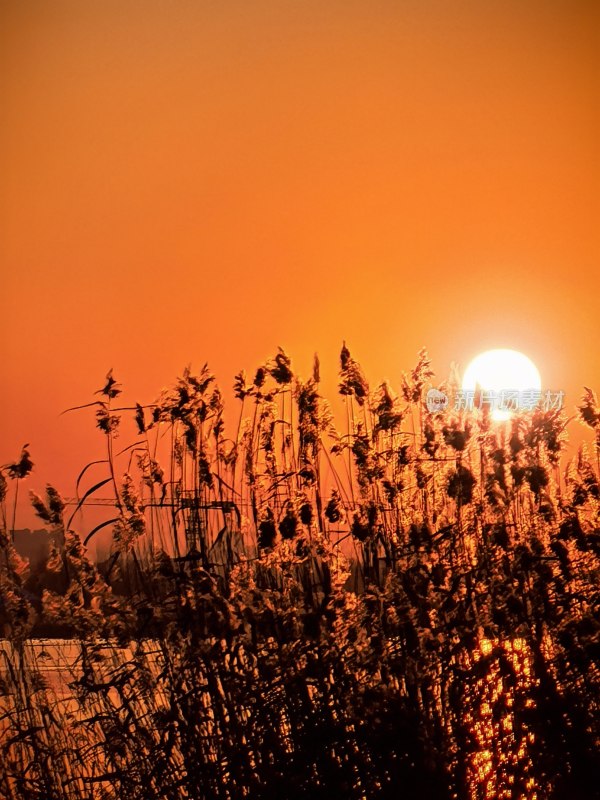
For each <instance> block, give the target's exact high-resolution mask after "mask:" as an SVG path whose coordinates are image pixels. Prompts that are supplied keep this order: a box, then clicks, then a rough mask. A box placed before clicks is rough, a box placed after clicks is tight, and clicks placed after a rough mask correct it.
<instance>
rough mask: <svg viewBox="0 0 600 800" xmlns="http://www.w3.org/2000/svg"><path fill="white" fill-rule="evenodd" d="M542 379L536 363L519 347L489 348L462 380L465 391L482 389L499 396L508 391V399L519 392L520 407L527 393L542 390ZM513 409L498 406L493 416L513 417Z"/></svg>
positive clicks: (478, 357)
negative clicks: (519, 349)
mask: <svg viewBox="0 0 600 800" xmlns="http://www.w3.org/2000/svg"><path fill="white" fill-rule="evenodd" d="M541 388H542V379H541V377H540V373H539V371H538V369H537V367H536V366H535V364H534V363H533V361H532V360H531V359H530V358H528V357H527V356H526V355H524V354H523V353H519V352H518V351H517V350H505V349H500V350H486V352H485V353H480V355H478V356H477V357H476V358H474V359H473V361H471V363H470V364H469V366H468V367H467V369H466V370H465V374H464V375H463V380H462V389H463V391H465V392H470V391H475V390H476V389H481V390H482V391H484V392H489V393H490V395H493V396H495V397H497V398H499V397H501V396H502V395H501V393H504V395H503V396H504V398H505V399H508V397H509V394H510V393H513V394H514V393H516V394H517V398H516V399H515V398H513V399H514V400H515V405H516V406H518V396H522V394H523V392H529V391H532V392H540V391H541ZM511 414H512V412H511V411H510V410H504V409H500V408H495V409H494V410H493V411H492V419H494V420H497V421H502V420H507V419H509V418H510V417H511Z"/></svg>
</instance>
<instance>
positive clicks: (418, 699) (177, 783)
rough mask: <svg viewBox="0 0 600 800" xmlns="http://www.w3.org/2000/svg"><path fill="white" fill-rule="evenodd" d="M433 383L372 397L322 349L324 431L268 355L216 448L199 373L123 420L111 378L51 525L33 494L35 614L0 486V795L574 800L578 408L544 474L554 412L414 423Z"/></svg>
mask: <svg viewBox="0 0 600 800" xmlns="http://www.w3.org/2000/svg"><path fill="white" fill-rule="evenodd" d="M432 379H433V374H432V371H431V368H430V363H429V360H428V357H427V354H426V353H425V351H422V352H421V353H420V354H419V358H418V362H417V364H416V366H415V368H414V369H413V370H412V371H411V372H409V373H407V374H406V375H405V376H404V378H403V381H402V385H401V387H400V388H399V393H398V394H397V395H396V394H395V393H394V392H393V390H392V388H391V387H390V386H389V385H388V384H387V383H382V384H381V385H379V386H377V387H376V388H375V389H371V388H370V387H369V385H368V383H367V380H366V378H365V375H364V373H363V370H362V368H361V367H360V365H359V364H358V363H357V362H356V361H355V360H354V358H353V357H352V356H351V354H350V352H349V351H348V349H347V347H346V346H345V345H344V347H343V349H342V352H341V358H340V383H339V391H340V394H341V395H342V398H343V402H344V416H345V419H344V425H343V426H341V427H342V431H343V432H339V430H338V428H337V427H336V426H335V424H334V419H333V415H332V413H331V411H330V408H329V406H328V404H327V402H326V400H325V399H324V398H323V397H322V395H321V392H320V375H319V365H318V361H317V360H315V365H314V369H313V374H312V376H311V377H310V378H308V379H306V380H302V379H301V378H300V377H298V376H297V375H295V374H294V372H293V369H292V364H291V361H290V359H289V358H288V356H287V355H286V354H285V353H284V352H283V351H282V350H279V351H278V352H277V354H276V355H275V357H274V358H273V359H272V360H270V361H269V362H268V363H266V364H265V365H262V366H261V367H259V368H258V369H257V370H256V372H255V373H254V374H253V375H252V376H251V377H250V378H249V377H248V376H246V375H245V374H244V373H243V372H241V373H239V375H237V376H236V378H235V385H234V392H235V397H236V398H237V401H238V402H239V408H238V412H237V414H235V415H233V417H234V418H232V420H231V421H228V422H227V425H226V419H225V409H224V404H223V400H222V395H221V393H220V391H219V389H218V387H217V386H216V385H215V381H214V379H213V376H212V374H211V373H210V371H209V370H208V368H207V367H205V368H203V369H202V370H201V371H200V373H199V374H193V373H192V372H191V371H190V370H189V369H186V370H185V371H184V373H183V375H182V377H181V378H179V379H178V380H177V381H176V382H175V384H174V385H173V386H171V387H170V388H169V389H166V390H165V391H164V392H162V393H161V395H160V397H159V398H158V399H157V401H156V402H155V403H152V404H149V405H141V404H140V405H136V406H135V407H133V408H131V409H130V408H124V407H122V406H120V405H119V398H120V396H121V390H120V386H119V384H117V382H116V380H115V378H114V377H113V375H112V374H109V375H108V376H107V379H106V382H105V385H104V386H103V388H102V389H101V390H100V392H99V393H98V399H95V400H94V401H93V402H92V403H90V404H88V406H89V407H90V408H91V409H92V410H93V412H94V414H95V419H96V424H97V427H98V428H99V431H100V433H101V434H102V435H103V436H104V438H105V441H106V456H105V458H104V459H102V460H101V461H100V462H94V463H93V464H90V465H88V466H87V467H86V468H85V469H84V470H83V471H82V473H81V475H80V476H79V479H78V481H77V487H78V494H79V496H80V498H81V499H80V500H79V501H78V504H77V506H75V508H73V507H72V506H71V507H67V506H65V504H64V501H63V500H62V498H61V497H60V496H59V495H58V493H57V492H56V491H55V490H54V489H53V488H52V487H51V486H49V487H48V488H47V491H46V495H45V496H44V497H38V496H35V495H34V496H33V497H32V501H33V503H34V506H35V508H36V511H37V513H38V515H39V516H40V517H41V518H42V519H43V520H44V523H45V524H46V526H47V527H49V528H51V529H52V530H53V531H54V533H55V534H56V541H57V542H58V545H57V546H56V547H55V548H54V549H53V551H52V552H51V554H50V557H49V559H48V563H47V565H46V568H45V570H44V571H43V573H42V574H41V575H38V576H36V583H35V587H36V590H35V591H33V588H32V587H33V584H32V578H31V576H30V575H29V574H28V565H27V564H26V563H25V562H24V561H23V560H22V559H20V558H19V556H18V555H17V553H16V552H15V550H14V547H13V546H12V542H11V537H10V533H9V532H10V529H11V526H12V527H13V528H14V513H13V510H14V508H16V503H15V496H16V494H17V492H18V489H19V485H20V484H21V482H22V481H23V480H24V479H25V478H26V477H27V475H28V473H29V472H30V470H31V467H32V463H31V458H30V456H29V453H28V452H27V450H24V451H23V453H22V454H21V457H20V459H18V460H17V461H15V462H14V463H12V464H9V465H6V466H5V467H4V468H3V469H2V472H1V473H0V498H1V508H2V511H1V513H2V531H1V534H0V536H1V538H0V619H1V621H2V625H3V637H4V639H3V642H4V643H3V645H2V648H1V649H0V675H1V676H2V681H1V683H0V796H2V797H6V798H7V800H25V798H26V799H27V800H33V799H34V798H35V799H36V800H37V799H38V798H39V800H54V798H56V799H57V800H59V798H60V800H84V799H85V800H92V799H93V800H105V799H106V800H108V799H109V798H110V800H113V799H114V798H127V799H128V800H129V798H131V799H132V800H134V799H137V798H139V800H170V799H171V798H172V799H173V800H175V799H176V798H177V800H179V799H180V798H190V799H191V798H194V800H196V799H197V800H205V799H206V800H209V798H219V800H221V799H222V800H238V798H240V799H241V798H257V800H262V798H265V799H266V798H274V797H278V798H281V799H282V800H285V798H289V800H300V799H301V798H311V799H312V798H315V799H316V800H318V798H344V800H346V798H347V799H348V800H354V799H356V800H376V799H379V798H382V799H383V798H392V797H393V798H399V797H404V798H408V799H409V800H411V799H412V798H424V799H425V798H432V799H433V798H436V799H437V798H439V799H440V800H445V799H447V800H450V798H456V799H457V800H463V799H464V800H480V799H481V800H483V798H527V800H534V799H537V800H543V799H544V798H569V800H577V798H581V799H583V798H594V797H599V796H600V794H599V788H598V787H600V768H599V761H598V745H599V743H600V724H599V716H598V705H599V699H600V692H599V689H600V675H599V670H598V656H599V655H600V614H599V611H600V608H599V606H600V591H599V586H600V580H599V579H600V562H599V555H600V487H599V473H600V469H599V459H600V410H599V408H598V404H597V401H596V398H595V396H594V394H593V392H591V391H590V390H586V393H585V395H584V397H583V399H582V401H581V405H580V406H579V408H578V412H577V413H578V416H579V418H580V421H581V422H582V423H584V424H585V425H587V426H588V428H589V431H590V434H591V435H592V436H593V437H594V438H593V441H592V443H591V445H590V448H586V447H585V446H584V447H582V448H581V449H580V450H579V452H578V454H577V456H576V457H575V458H574V459H572V460H571V461H570V462H568V463H566V464H565V463H563V459H562V452H563V450H564V445H565V438H566V425H567V420H566V418H565V417H564V416H563V414H562V412H561V411H560V410H557V409H554V410H550V411H543V410H542V409H536V410H535V411H533V412H530V413H521V414H516V415H515V416H514V417H513V418H512V419H511V420H510V421H509V422H507V423H502V424H496V423H494V422H493V421H492V420H491V418H490V415H489V413H488V412H487V411H486V410H485V409H484V410H476V411H469V412H468V411H459V412H453V411H448V412H445V413H443V414H431V413H429V412H428V410H427V408H426V405H425V404H424V402H423V395H424V391H425V390H426V389H427V388H428V387H429V386H430V385H431V381H432ZM443 388H446V390H448V391H452V389H453V388H456V386H455V381H453V379H452V378H451V379H450V380H448V381H447V382H446V383H445V384H444V385H443ZM124 415H129V416H131V417H132V418H133V419H134V420H135V424H136V426H137V431H138V433H137V436H136V438H135V440H134V441H133V442H132V443H131V444H129V445H127V446H124V445H123V443H122V441H121V440H120V439H119V438H118V434H119V430H120V426H121V423H122V418H123V416H124ZM229 425H231V427H229ZM109 492H110V493H112V497H113V499H114V502H113V503H112V508H108V509H107V511H108V512H110V513H108V514H107V518H106V519H105V520H103V521H102V522H101V523H100V524H99V525H97V526H96V527H95V528H94V529H92V530H82V531H75V530H74V528H73V521H74V520H75V518H76V516H77V515H76V511H77V509H78V508H79V507H81V506H83V505H85V504H86V503H90V502H93V500H94V498H95V497H98V496H100V495H102V496H106V495H107V493H109ZM67 508H68V511H69V513H67ZM107 530H110V531H111V534H112V547H111V554H110V558H109V559H108V561H107V562H105V563H103V564H95V563H93V561H92V560H91V559H90V557H89V555H88V552H87V548H88V546H90V545H91V544H92V543H93V541H94V539H95V537H98V536H101V535H102V534H103V533H106V531H107ZM44 626H54V628H53V629H55V630H59V631H62V636H63V637H66V638H62V639H60V640H55V641H45V642H44V640H42V639H40V634H39V631H40V630H42V631H43V630H45V629H44ZM46 629H47V628H46Z"/></svg>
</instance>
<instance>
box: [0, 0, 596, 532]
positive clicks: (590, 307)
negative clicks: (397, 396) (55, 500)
mask: <svg viewBox="0 0 600 800" xmlns="http://www.w3.org/2000/svg"><path fill="white" fill-rule="evenodd" d="M0 81H1V84H0V175H1V179H0V270H1V271H0V281H1V283H0V288H1V294H0V325H1V337H0V358H1V365H2V372H1V381H2V387H1V388H2V391H1V393H0V444H1V446H0V463H4V462H6V461H9V460H12V459H14V458H15V457H16V456H17V455H18V453H19V450H20V447H21V445H22V444H23V443H24V442H29V443H30V446H31V452H32V456H33V459H34V461H35V462H36V472H35V474H34V476H32V478H31V479H30V481H29V486H30V487H31V488H42V487H43V485H44V483H45V482H46V481H47V480H51V481H53V482H55V483H56V485H58V487H59V488H60V489H62V490H63V491H64V492H66V493H67V494H71V493H72V489H73V479H74V476H75V475H76V474H77V472H78V471H79V469H80V467H81V466H82V465H83V464H84V463H86V461H88V460H90V459H91V458H93V457H97V456H98V454H99V453H101V448H102V445H103V442H102V437H101V435H100V434H99V433H98V432H97V431H95V430H94V427H93V420H92V418H91V416H90V415H89V414H87V415H86V414H85V413H83V414H81V415H79V416H77V415H67V416H64V417H59V413H60V411H62V410H63V409H64V408H66V407H68V406H70V405H74V404H77V403H81V402H86V401H88V400H89V399H91V393H92V391H93V390H95V389H96V388H98V387H99V386H100V385H101V383H102V378H103V377H104V375H105V373H106V371H107V369H108V368H109V367H114V369H115V373H116V375H117V377H118V378H119V380H121V381H123V382H124V383H125V385H126V387H127V389H128V395H127V399H132V400H133V399H139V400H141V401H142V402H145V401H151V400H152V399H154V397H155V396H156V394H157V393H158V390H159V389H160V388H161V387H162V386H163V385H164V384H166V383H168V382H169V381H171V379H172V378H174V377H175V376H176V375H177V374H178V373H179V372H180V371H181V369H182V367H183V366H184V365H185V364H186V363H188V362H192V364H193V365H195V366H196V367H200V366H201V365H202V363H203V362H204V361H206V360H208V361H209V363H210V364H211V365H212V366H213V369H214V370H215V371H216V373H217V375H218V377H219V379H220V381H221V382H222V383H223V384H227V385H228V384H230V383H231V380H232V377H233V375H234V373H235V372H236V371H237V370H238V369H240V368H242V367H244V368H246V369H247V370H248V371H251V370H253V369H254V368H255V367H256V366H257V365H258V364H259V363H261V362H262V361H263V360H264V359H265V358H266V357H267V356H269V355H271V354H272V353H273V352H274V351H275V349H276V346H277V345H278V344H281V345H283V346H284V347H285V348H286V350H288V351H289V352H290V354H291V355H292V356H293V357H294V359H295V363H296V364H297V365H298V367H299V369H300V371H301V372H304V373H305V374H306V373H307V372H308V369H309V364H310V359H311V356H312V353H313V351H314V350H318V351H319V353H320V356H321V361H322V366H323V372H324V374H325V377H326V378H328V379H329V383H328V386H329V388H330V389H331V388H332V387H334V386H335V383H334V382H335V378H336V376H335V372H336V370H337V356H338V352H339V349H340V345H341V341H342V339H346V341H347V342H348V344H349V345H350V348H351V350H352V352H353V355H355V356H356V357H357V358H358V359H359V360H360V361H361V362H362V363H363V365H364V367H365V369H366V371H367V373H368V375H369V377H370V378H371V379H372V381H373V382H375V381H377V380H378V379H380V378H382V377H388V378H390V379H391V381H392V383H396V384H397V383H398V379H399V376H400V373H401V371H402V370H403V369H409V368H410V367H412V365H413V363H414V361H415V356H416V352H417V351H418V349H419V348H420V347H421V346H423V345H426V346H427V347H428V348H429V351H430V353H431V355H432V358H433V362H434V367H435V368H436V369H437V370H438V372H440V373H443V374H445V373H446V371H447V368H448V365H449V364H450V362H451V361H452V360H456V361H458V362H459V363H461V364H463V365H464V364H465V363H466V362H467V361H468V360H469V359H470V358H471V357H472V356H473V355H475V354H476V353H477V352H479V351H481V350H482V349H485V348H487V347H496V346H498V347H502V346H507V347H514V348H516V349H519V350H522V351H524V352H525V353H527V354H528V355H529V356H530V357H531V358H532V359H533V360H534V361H535V362H536V364H537V365H538V367H539V369H540V371H541V373H542V378H543V382H544V386H545V387H550V388H556V389H563V390H564V391H566V392H567V400H568V401H569V400H570V401H571V402H572V403H574V402H575V400H576V399H577V398H578V395H579V392H580V388H581V386H582V385H583V384H587V385H592V386H594V387H595V388H596V389H600V353H599V349H598V342H599V338H600V337H599V335H598V334H599V333H600V322H599V317H598V308H599V305H600V303H599V301H598V297H599V294H600V291H599V289H600V277H599V257H600V225H599V221H600V204H599V200H598V197H599V189H600V120H599V104H598V101H599V94H598V92H599V81H600V5H599V4H598V3H595V2H581V1H580V0H579V1H578V0H568V1H565V2H558V1H556V0H544V1H543V2H523V0H502V1H500V0H483V1H481V0H471V2H466V1H465V2H452V3H451V2H446V1H443V0H437V1H436V2H434V1H433V0H397V1H396V2H392V1H391V0H388V2H377V1H376V0H369V2H356V1H352V0H344V2H331V1H330V0H328V1H327V2H323V0H318V2H308V1H304V2H292V1H291V0H278V2H275V0H273V1H272V2H253V1H249V0H239V2H233V0H230V1H228V2H220V3H217V2H208V1H206V2H205V1H204V0H196V1H195V2H192V1H191V0H189V1H188V2H183V1H182V0H179V1H177V0H173V2H168V3H167V2H162V1H161V2H159V0H143V2H142V0H138V1H137V2H134V0H116V1H114V2H113V1H112V0H103V2H96V3H93V2H81V0H72V1H71V2H63V1H62V0H51V1H50V2H45V1H44V2H42V0H37V1H36V0H26V1H25V2H21V0H4V2H2V3H0ZM21 521H22V523H23V524H25V523H27V522H28V520H27V519H26V518H25V516H24V517H23V518H22V519H21Z"/></svg>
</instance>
